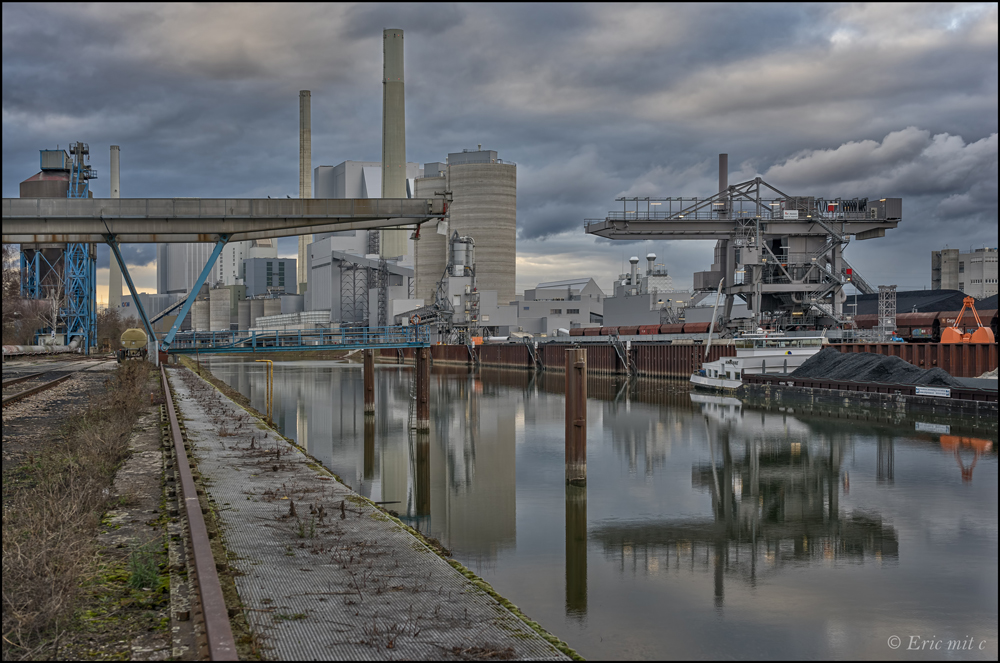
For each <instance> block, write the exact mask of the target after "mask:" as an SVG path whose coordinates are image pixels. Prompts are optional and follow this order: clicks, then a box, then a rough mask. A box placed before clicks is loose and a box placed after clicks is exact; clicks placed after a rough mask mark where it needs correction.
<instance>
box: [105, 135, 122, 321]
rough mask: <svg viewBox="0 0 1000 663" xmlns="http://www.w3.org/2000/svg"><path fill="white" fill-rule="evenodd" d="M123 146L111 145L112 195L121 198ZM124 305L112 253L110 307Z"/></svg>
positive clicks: (116, 266) (119, 269)
mask: <svg viewBox="0 0 1000 663" xmlns="http://www.w3.org/2000/svg"><path fill="white" fill-rule="evenodd" d="M120 185H121V148H120V147H118V146H117V145H112V146H111V197H112V198H120V197H121V191H120ZM121 306H122V268H121V267H119V266H118V261H117V260H116V259H115V254H114V253H113V252H112V253H111V274H110V275H109V276H108V308H109V309H111V310H113V311H117V310H118V309H120V308H121Z"/></svg>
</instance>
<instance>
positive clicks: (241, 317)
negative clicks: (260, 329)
mask: <svg viewBox="0 0 1000 663" xmlns="http://www.w3.org/2000/svg"><path fill="white" fill-rule="evenodd" d="M236 320H237V326H238V327H239V328H240V331H246V330H247V329H250V300H248V299H244V300H243V301H239V302H236Z"/></svg>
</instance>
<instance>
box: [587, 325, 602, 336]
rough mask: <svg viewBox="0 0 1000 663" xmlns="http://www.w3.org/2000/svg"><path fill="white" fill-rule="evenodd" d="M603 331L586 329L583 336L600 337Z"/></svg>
mask: <svg viewBox="0 0 1000 663" xmlns="http://www.w3.org/2000/svg"><path fill="white" fill-rule="evenodd" d="M601 329H602V328H601V327H585V328H584V330H583V335H584V336H600V335H601Z"/></svg>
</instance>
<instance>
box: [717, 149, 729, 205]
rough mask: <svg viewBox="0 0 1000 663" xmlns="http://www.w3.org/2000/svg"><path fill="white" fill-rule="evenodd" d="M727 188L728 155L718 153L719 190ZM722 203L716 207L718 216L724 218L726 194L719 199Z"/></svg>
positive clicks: (726, 201)
mask: <svg viewBox="0 0 1000 663" xmlns="http://www.w3.org/2000/svg"><path fill="white" fill-rule="evenodd" d="M728 188H729V155H728V154H720V155H719V191H725V190H726V189H728ZM719 202H721V203H723V204H722V205H716V209H718V210H719V216H720V218H726V217H727V216H728V214H727V212H729V197H728V196H727V197H726V198H724V199H723V200H721V201H719Z"/></svg>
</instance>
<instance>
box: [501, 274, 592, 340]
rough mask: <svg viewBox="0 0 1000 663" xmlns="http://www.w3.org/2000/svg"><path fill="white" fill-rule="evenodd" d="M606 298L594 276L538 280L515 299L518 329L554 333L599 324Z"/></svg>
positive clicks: (520, 330)
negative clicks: (536, 283) (532, 286)
mask: <svg viewBox="0 0 1000 663" xmlns="http://www.w3.org/2000/svg"><path fill="white" fill-rule="evenodd" d="M605 301H607V300H606V299H605V296H604V291H602V290H601V288H600V287H599V286H598V285H597V282H596V281H594V279H592V278H588V277H582V278H577V279H565V280H562V281H547V282H545V283H539V284H538V285H537V286H535V287H534V288H528V289H527V290H525V291H524V296H523V297H519V298H518V299H516V300H515V301H514V302H513V304H514V306H515V307H516V308H517V329H516V331H519V332H524V333H527V334H545V335H546V336H555V335H556V334H557V332H558V330H559V329H573V328H575V327H600V326H601V325H602V324H603V321H604V302H605Z"/></svg>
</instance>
